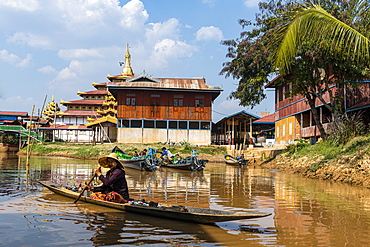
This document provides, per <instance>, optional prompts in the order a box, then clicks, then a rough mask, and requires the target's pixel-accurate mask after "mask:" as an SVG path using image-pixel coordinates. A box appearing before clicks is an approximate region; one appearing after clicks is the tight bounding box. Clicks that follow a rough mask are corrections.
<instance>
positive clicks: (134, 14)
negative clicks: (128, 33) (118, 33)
mask: <svg viewBox="0 0 370 247" xmlns="http://www.w3.org/2000/svg"><path fill="white" fill-rule="evenodd" d="M121 13H122V15H123V16H122V18H121V21H120V24H121V26H123V27H125V28H128V29H137V28H139V27H140V26H143V25H144V23H145V22H146V21H147V20H148V18H149V14H148V12H147V11H146V10H145V8H144V4H143V3H142V2H141V1H139V0H131V1H130V2H128V3H127V4H125V5H124V6H123V7H122V9H121Z"/></svg>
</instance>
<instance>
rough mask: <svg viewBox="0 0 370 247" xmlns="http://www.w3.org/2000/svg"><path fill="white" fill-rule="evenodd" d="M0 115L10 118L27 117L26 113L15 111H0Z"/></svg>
mask: <svg viewBox="0 0 370 247" xmlns="http://www.w3.org/2000/svg"><path fill="white" fill-rule="evenodd" d="M0 115H11V116H28V112H17V111H0Z"/></svg>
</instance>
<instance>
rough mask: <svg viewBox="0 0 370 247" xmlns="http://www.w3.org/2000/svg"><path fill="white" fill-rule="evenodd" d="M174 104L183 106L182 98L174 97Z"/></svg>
mask: <svg viewBox="0 0 370 247" xmlns="http://www.w3.org/2000/svg"><path fill="white" fill-rule="evenodd" d="M173 106H183V100H182V99H174V100H173Z"/></svg>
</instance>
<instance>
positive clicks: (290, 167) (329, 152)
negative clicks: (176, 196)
mask: <svg viewBox="0 0 370 247" xmlns="http://www.w3.org/2000/svg"><path fill="white" fill-rule="evenodd" d="M116 145H117V146H118V147H119V148H120V149H122V150H123V151H125V152H127V153H133V152H135V151H137V152H140V151H141V150H143V149H144V148H146V149H148V148H150V147H151V148H154V149H156V150H161V148H162V147H163V146H165V147H167V148H168V149H169V150H170V151H171V152H172V153H177V152H179V153H181V154H183V155H190V153H191V150H192V149H196V150H197V153H198V155H199V157H200V158H202V159H208V160H210V161H212V162H223V156H224V154H226V152H227V151H226V149H225V148H224V147H218V146H211V145H210V146H200V147H195V146H191V145H188V144H184V145H163V144H114V143H113V144H98V145H83V144H69V143H46V144H42V145H40V144H37V145H33V148H32V155H44V156H61V157H71V158H78V159H97V157H101V156H104V155H108V154H109V153H110V151H111V150H112V149H113V148H114V147H115V146H116ZM270 151H271V150H270V149H268V148H267V149H266V152H270ZM248 153H253V149H252V150H248V151H247V153H246V154H247V157H248ZM19 154H26V149H23V150H21V151H19ZM251 161H252V162H250V165H253V166H260V167H262V168H267V169H279V170H281V171H283V172H290V173H297V174H301V175H302V176H305V177H308V178H313V179H322V180H331V181H335V182H343V183H349V184H352V185H356V186H362V187H366V188H370V135H367V136H364V137H356V138H355V139H353V140H352V141H350V142H349V143H347V144H346V145H344V146H340V147H334V146H333V145H330V144H328V143H324V142H319V143H317V144H315V145H309V144H298V145H290V146H288V147H287V149H286V150H284V151H283V152H282V153H281V154H279V155H276V156H275V157H274V158H265V157H264V156H261V157H259V158H253V159H251Z"/></svg>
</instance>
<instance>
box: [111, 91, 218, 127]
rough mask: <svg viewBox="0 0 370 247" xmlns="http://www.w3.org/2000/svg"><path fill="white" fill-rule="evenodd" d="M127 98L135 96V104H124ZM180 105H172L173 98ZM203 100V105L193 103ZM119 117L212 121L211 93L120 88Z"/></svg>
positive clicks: (118, 99) (118, 98) (118, 97)
mask: <svg viewBox="0 0 370 247" xmlns="http://www.w3.org/2000/svg"><path fill="white" fill-rule="evenodd" d="M127 98H130V99H132V98H135V105H131V104H130V105H126V102H127ZM175 99H177V100H182V106H174V100H175ZM196 100H200V101H203V102H204V106H203V107H199V106H196V105H195V102H196ZM117 101H118V108H117V110H118V118H119V119H157V120H158V119H166V120H170V119H176V120H202V121H212V95H211V94H210V93H195V92H194V93H189V92H175V91H154V90H152V91H144V90H141V91H139V90H121V91H120V92H119V93H118V95H117Z"/></svg>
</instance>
